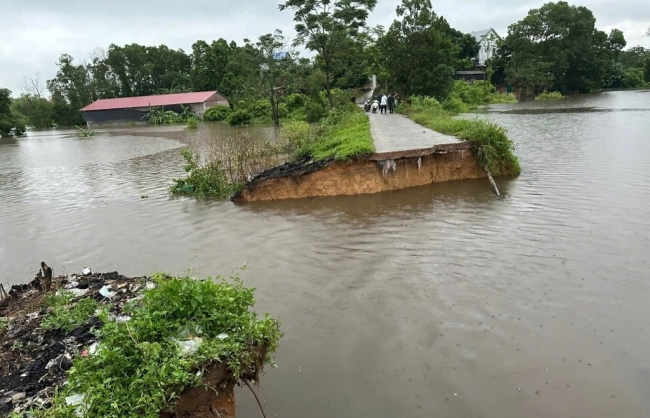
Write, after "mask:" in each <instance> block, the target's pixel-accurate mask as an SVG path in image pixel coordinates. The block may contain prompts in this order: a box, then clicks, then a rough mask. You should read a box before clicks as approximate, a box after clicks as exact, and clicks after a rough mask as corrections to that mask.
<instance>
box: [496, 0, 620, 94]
mask: <svg viewBox="0 0 650 418" xmlns="http://www.w3.org/2000/svg"><path fill="white" fill-rule="evenodd" d="M595 22H596V19H595V18H594V15H593V13H592V12H591V10H589V9H587V8H586V7H583V6H571V5H569V4H568V3H567V2H565V1H559V2H556V3H553V2H549V3H546V4H544V5H543V6H542V7H540V8H539V9H532V10H530V11H529V12H528V15H527V16H526V17H525V18H524V19H522V20H521V21H519V22H517V23H514V24H512V25H510V27H509V28H508V36H507V38H506V39H505V41H504V42H503V44H502V45H501V48H500V54H501V55H503V56H504V57H505V61H506V64H505V72H506V79H507V80H508V83H509V84H513V85H520V86H523V87H525V88H526V90H527V92H526V94H527V95H536V94H538V93H539V92H541V91H543V90H546V89H551V90H557V91H560V92H562V93H569V92H589V91H594V90H598V89H600V88H601V86H602V84H603V80H604V79H605V77H606V73H607V69H608V68H609V63H610V60H611V59H613V58H615V57H616V55H617V54H618V52H619V51H620V50H621V49H622V47H623V46H625V39H624V37H623V36H622V33H620V31H612V34H611V35H610V37H608V36H607V34H605V33H604V32H602V31H599V30H597V29H596V27H595Z"/></svg>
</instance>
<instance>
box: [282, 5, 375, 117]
mask: <svg viewBox="0 0 650 418" xmlns="http://www.w3.org/2000/svg"><path fill="white" fill-rule="evenodd" d="M376 5H377V0H286V1H285V2H284V3H282V4H280V6H279V7H280V10H281V11H282V10H287V9H288V10H292V11H293V12H294V21H295V22H296V33H297V35H298V37H297V38H296V45H298V44H301V43H302V44H304V45H305V47H307V49H309V50H312V51H314V52H317V53H318V57H316V60H315V64H316V66H317V68H318V69H319V70H320V71H322V72H323V75H324V80H323V87H324V89H325V93H326V95H327V100H328V102H329V105H330V107H334V99H333V97H332V92H331V90H332V88H333V84H334V80H333V76H334V73H335V72H337V71H339V70H340V69H342V68H344V67H343V65H344V63H345V60H343V59H341V58H342V57H350V55H349V53H348V54H341V52H343V51H346V50H349V47H350V46H351V45H354V43H355V41H357V40H358V37H359V36H360V34H361V29H363V28H364V27H365V26H366V20H367V19H368V14H369V13H370V12H371V11H372V10H373V9H374V8H375V6H376ZM342 55H343V56H342Z"/></svg>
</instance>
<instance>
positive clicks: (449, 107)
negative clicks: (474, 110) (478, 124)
mask: <svg viewBox="0 0 650 418" xmlns="http://www.w3.org/2000/svg"><path fill="white" fill-rule="evenodd" d="M442 108H443V109H444V110H446V111H447V112H451V113H454V114H458V113H465V112H468V111H470V110H471V108H470V105H468V104H467V103H465V102H464V101H463V100H461V99H459V98H458V97H453V96H452V97H449V98H448V99H447V100H445V101H444V102H443V103H442Z"/></svg>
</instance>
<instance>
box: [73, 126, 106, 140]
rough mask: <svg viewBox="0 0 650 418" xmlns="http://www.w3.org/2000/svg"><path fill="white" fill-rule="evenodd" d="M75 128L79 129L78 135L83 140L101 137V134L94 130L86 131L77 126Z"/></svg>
mask: <svg viewBox="0 0 650 418" xmlns="http://www.w3.org/2000/svg"><path fill="white" fill-rule="evenodd" d="M74 127H75V128H77V129H78V130H79V134H78V135H79V136H80V137H81V138H88V137H90V136H97V135H101V132H97V131H93V130H91V129H84V128H81V127H79V126H77V125H75V126H74Z"/></svg>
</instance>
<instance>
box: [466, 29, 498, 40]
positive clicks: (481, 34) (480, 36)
mask: <svg viewBox="0 0 650 418" xmlns="http://www.w3.org/2000/svg"><path fill="white" fill-rule="evenodd" d="M493 30H494V29H492V28H490V29H483V30H477V31H476V32H470V35H472V36H473V37H474V39H476V42H481V39H483V37H484V36H485V35H487V34H488V33H490V32H491V31H493ZM494 33H496V31H494ZM496 35H497V36H499V34H498V33H496Z"/></svg>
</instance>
